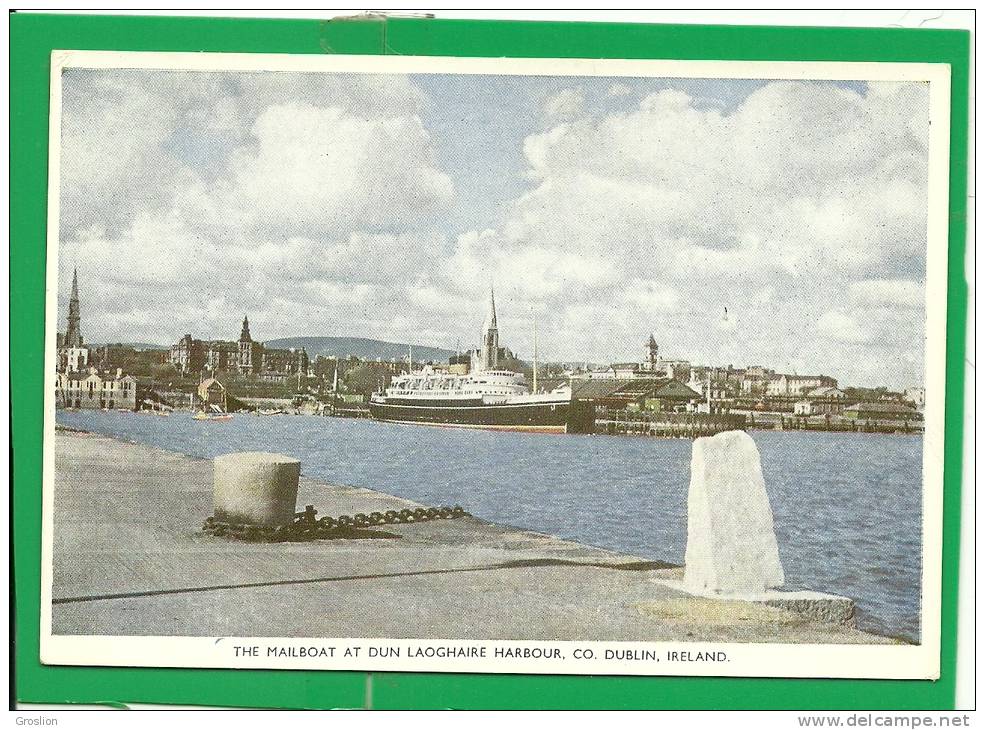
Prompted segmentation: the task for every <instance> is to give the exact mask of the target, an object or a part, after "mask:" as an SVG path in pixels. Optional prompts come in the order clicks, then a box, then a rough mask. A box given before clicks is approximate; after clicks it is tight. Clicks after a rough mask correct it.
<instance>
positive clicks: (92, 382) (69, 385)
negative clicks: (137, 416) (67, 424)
mask: <svg viewBox="0 0 985 730" xmlns="http://www.w3.org/2000/svg"><path fill="white" fill-rule="evenodd" d="M55 404H56V405H57V406H59V407H61V408H96V409H107V410H108V409H117V410H128V411H133V410H136V409H137V379H136V378H134V377H133V376H132V375H124V374H123V370H122V369H117V370H116V372H115V373H112V374H110V373H100V372H99V371H98V370H96V368H94V367H91V368H89V369H88V370H87V371H85V372H78V371H76V372H59V373H58V374H57V375H56V378H55Z"/></svg>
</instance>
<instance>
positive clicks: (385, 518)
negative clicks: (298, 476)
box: [202, 504, 469, 542]
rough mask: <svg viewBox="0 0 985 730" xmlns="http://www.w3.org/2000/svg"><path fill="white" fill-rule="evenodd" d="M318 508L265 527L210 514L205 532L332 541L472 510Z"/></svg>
mask: <svg viewBox="0 0 985 730" xmlns="http://www.w3.org/2000/svg"><path fill="white" fill-rule="evenodd" d="M317 515H318V510H316V509H315V508H314V507H313V506H312V505H310V504H309V505H308V506H307V507H305V508H304V512H298V513H297V514H295V515H294V520H293V521H291V522H290V523H288V524H285V525H278V526H275V527H264V526H261V525H245V524H238V523H233V522H222V521H220V520H217V519H215V518H214V517H209V518H207V519H206V520H205V524H203V525H202V531H203V532H205V533H207V534H209V535H214V536H216V537H231V538H235V539H237V540H248V541H251V542H297V541H303V540H330V539H333V538H335V539H338V538H344V537H346V535H348V534H350V533H351V532H352V531H353V530H361V529H365V528H368V527H378V526H379V525H398V524H410V523H415V522H429V521H431V520H454V519H457V518H459V517H468V516H469V513H468V512H466V511H465V510H464V509H462V508H461V507H459V506H458V505H455V506H454V507H418V508H416V509H402V510H387V511H386V512H370V513H369V514H365V513H363V512H357V513H356V514H354V515H340V516H338V517H321V518H319V517H317Z"/></svg>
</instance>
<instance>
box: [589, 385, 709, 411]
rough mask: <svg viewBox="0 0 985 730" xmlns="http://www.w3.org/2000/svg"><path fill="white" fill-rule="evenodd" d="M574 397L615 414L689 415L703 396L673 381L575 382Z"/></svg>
mask: <svg viewBox="0 0 985 730" xmlns="http://www.w3.org/2000/svg"><path fill="white" fill-rule="evenodd" d="M571 397H572V399H573V400H578V401H592V402H594V403H595V404H596V405H598V406H601V407H603V408H610V409H614V410H627V409H628V410H649V411H657V412H661V413H668V412H686V411H688V410H693V408H692V407H691V406H692V404H694V403H695V402H697V401H700V400H701V394H700V393H697V392H695V391H694V390H692V389H691V388H689V387H688V386H686V385H685V384H684V383H682V382H680V381H678V380H674V379H672V378H659V377H651V378H632V379H627V378H606V379H603V378H575V379H572V381H571Z"/></svg>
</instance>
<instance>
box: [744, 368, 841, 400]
mask: <svg viewBox="0 0 985 730" xmlns="http://www.w3.org/2000/svg"><path fill="white" fill-rule="evenodd" d="M837 387H838V381H837V380H836V379H835V378H832V377H829V376H827V375H787V374H784V373H778V372H776V371H775V370H770V369H768V368H764V367H763V366H761V365H751V366H750V367H748V368H746V370H745V373H744V374H743V377H742V385H741V390H742V393H743V394H745V395H752V396H774V397H776V396H779V397H798V396H804V395H806V394H807V393H808V392H809V391H811V390H815V389H817V388H837Z"/></svg>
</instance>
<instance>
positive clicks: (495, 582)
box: [53, 432, 895, 644]
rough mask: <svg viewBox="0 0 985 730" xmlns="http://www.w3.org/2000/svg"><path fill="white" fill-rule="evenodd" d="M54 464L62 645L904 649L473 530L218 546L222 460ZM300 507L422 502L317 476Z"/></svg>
mask: <svg viewBox="0 0 985 730" xmlns="http://www.w3.org/2000/svg"><path fill="white" fill-rule="evenodd" d="M55 463H56V478H55V498H54V504H55V519H54V585H53V597H54V605H53V630H54V633H56V634H106V635H175V636H285V637H291V636H294V637H346V636H349V637H365V638H377V637H379V638H383V637H388V638H435V639H439V638H441V639H517V640H523V639H527V640H537V639H555V640H588V641H606V640H612V641H623V640H635V641H682V642H691V641H725V642H733V641H736V642H784V643H851V644H875V643H895V642H893V641H892V640H890V639H886V638H882V637H878V636H873V635H871V634H866V633H864V632H861V631H858V630H856V629H853V628H850V627H848V626H845V625H842V624H839V623H837V622H836V621H828V620H822V619H824V618H825V617H820V618H819V617H810V616H806V615H804V614H802V613H797V612H795V611H791V610H787V609H786V608H783V607H777V606H772V605H768V604H766V603H748V602H746V603H740V602H735V605H732V602H729V601H722V600H716V599H710V598H706V597H701V596H695V595H690V594H688V593H686V592H684V591H683V590H677V589H675V588H674V587H673V585H674V584H675V582H677V583H679V582H680V579H681V574H682V571H681V569H680V568H675V567H667V566H666V564H662V563H659V562H654V561H647V560H644V559H642V558H639V557H634V556H630V555H622V554H619V553H616V552H612V551H609V550H603V549H601V548H595V547H589V546H585V545H580V544H577V543H574V542H569V541H565V540H560V539H558V538H555V537H552V536H549V535H543V534H539V533H535V532H530V531H526V530H521V529H516V528H512V527H505V526H501V525H495V524H491V523H488V522H485V521H482V520H478V519H475V518H464V519H456V520H437V521H432V522H425V523H419V524H406V525H403V524H402V525H387V526H386V530H387V532H391V533H397V534H398V535H399V536H400V539H380V540H374V539H362V540H330V541H316V542H308V543H274V544H268V543H263V544H261V543H245V542H237V541H231V540H225V539H222V538H216V537H210V536H207V535H204V534H202V533H201V531H200V530H199V528H200V526H201V524H202V520H203V519H204V518H205V517H208V516H209V515H210V514H212V510H213V504H212V464H211V462H209V461H207V460H200V459H193V458H189V457H186V456H182V455H179V454H175V453H171V452H167V451H161V450H158V449H154V448H151V447H148V446H142V445H135V444H129V443H124V442H121V441H117V440H114V439H110V438H105V437H102V436H95V435H91V434H84V433H73V432H58V433H57V434H56V436H55ZM303 471H304V464H302V472H303ZM380 486H385V485H380ZM298 504H299V505H302V506H303V505H305V504H312V505H314V506H315V507H316V508H317V509H318V510H319V513H320V514H322V515H338V514H354V513H356V512H365V513H369V512H372V511H386V510H390V509H396V510H400V509H405V508H413V507H417V506H419V505H417V504H415V503H412V502H409V501H408V500H404V499H400V498H398V497H394V496H391V495H388V494H384V493H382V492H377V491H372V490H369V489H357V488H349V487H339V486H332V485H327V484H323V483H320V482H317V481H314V480H311V479H308V478H306V477H304V476H303V474H302V477H301V480H300V486H299V493H298ZM463 506H464V507H465V508H466V509H468V507H469V505H463ZM654 578H664V579H666V583H664V584H658V583H656V582H654V580H653V579H654Z"/></svg>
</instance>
